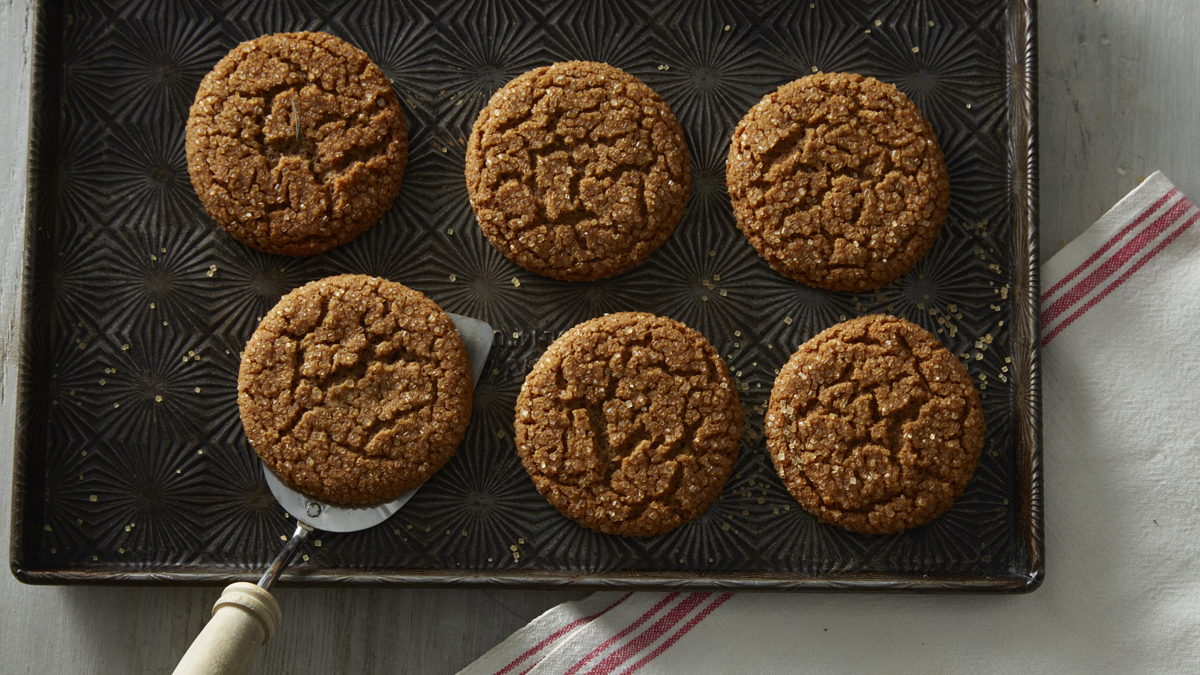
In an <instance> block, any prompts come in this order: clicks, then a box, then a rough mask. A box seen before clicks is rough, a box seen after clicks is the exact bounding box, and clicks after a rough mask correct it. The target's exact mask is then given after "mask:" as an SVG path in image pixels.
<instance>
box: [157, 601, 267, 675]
mask: <svg viewBox="0 0 1200 675" xmlns="http://www.w3.org/2000/svg"><path fill="white" fill-rule="evenodd" d="M282 618H283V614H282V612H280V610H279V603H277V602H275V598H274V597H272V596H271V594H270V593H269V592H267V591H266V590H263V589H262V588H259V587H258V586H255V585H254V584H247V583H245V582H240V581H239V582H238V583H236V584H230V585H229V586H228V587H227V588H226V589H225V592H224V593H222V594H221V599H219V600H217V604H215V605H213V612H212V620H211V621H209V622H208V625H207V626H205V627H204V630H202V631H200V635H198V636H196V641H195V642H193V643H192V646H191V647H189V648H188V650H187V653H186V654H184V655H183V659H182V660H180V661H179V665H178V666H176V667H175V675H243V674H244V673H248V672H250V663H251V661H253V660H254V654H255V653H256V652H257V651H258V648H259V646H260V645H264V644H266V643H267V640H270V639H271V636H272V635H273V634H274V633H275V629H276V628H278V627H279V621H280V619H282Z"/></svg>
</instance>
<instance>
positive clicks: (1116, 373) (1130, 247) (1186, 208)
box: [462, 173, 1200, 675]
mask: <svg viewBox="0 0 1200 675" xmlns="http://www.w3.org/2000/svg"><path fill="white" fill-rule="evenodd" d="M1198 218H1200V211H1198V210H1197V209H1196V207H1195V205H1193V204H1192V202H1191V201H1189V200H1188V199H1187V198H1186V197H1185V196H1183V195H1182V194H1180V192H1179V191H1178V190H1177V189H1175V187H1174V186H1173V185H1172V184H1171V182H1170V181H1168V180H1167V179H1166V178H1165V177H1163V176H1162V174H1159V173H1156V174H1154V175H1153V176H1151V177H1150V178H1148V179H1146V181H1144V182H1143V183H1142V184H1141V185H1140V186H1139V187H1138V188H1137V189H1135V190H1134V191H1133V192H1132V193H1130V194H1129V195H1128V196H1127V197H1125V199H1123V200H1121V202H1120V203H1119V204H1117V205H1116V206H1115V207H1113V209H1112V210H1111V211H1109V212H1108V213H1107V214H1106V215H1105V216H1104V217H1103V218H1101V219H1100V220H1099V221H1098V222H1097V223H1096V224H1095V225H1093V226H1092V227H1091V228H1090V229H1089V230H1088V231H1087V232H1086V233H1084V234H1083V235H1081V236H1080V237H1079V238H1078V239H1076V240H1075V241H1073V242H1072V243H1071V244H1070V245H1068V246H1067V247H1066V248H1064V249H1063V250H1062V251H1060V252H1059V253H1058V254H1057V255H1055V256H1054V258H1052V259H1051V260H1050V261H1049V262H1047V263H1046V264H1045V265H1044V267H1043V271H1042V286H1043V289H1045V290H1044V293H1043V296H1042V316H1041V320H1042V346H1043V362H1042V363H1043V373H1044V381H1043V392H1044V411H1043V412H1044V418H1043V419H1044V466H1045V476H1046V480H1045V502H1046V558H1047V575H1046V582H1045V583H1044V584H1043V586H1042V587H1041V589H1039V590H1038V591H1036V592H1034V593H1032V594H1030V595H1023V596H1009V597H991V596H986V597H983V596H940V597H934V596H911V595H907V596H906V595H894V596H880V595H874V596H871V595H784V594H763V595H758V594H730V593H632V594H626V593H597V594H594V595H592V596H589V597H588V598H586V599H584V600H582V601H579V602H572V603H567V604H564V605H560V606H559V607H555V608H554V609H551V610H550V611H548V612H546V613H545V614H543V615H542V616H540V617H538V618H537V619H536V620H534V621H533V622H532V623H531V624H529V625H528V626H526V627H525V628H523V629H521V630H520V631H518V632H516V633H515V634H513V635H512V636H511V637H510V638H509V639H508V640H506V641H504V642H503V643H502V644H500V645H498V646H497V647H496V648H494V649H492V650H491V651H490V652H488V653H487V654H486V655H484V656H483V657H482V658H480V659H479V660H478V661H476V662H475V663H473V664H472V665H470V666H469V667H468V668H466V669H465V670H464V671H462V672H463V673H465V674H467V675H491V674H494V673H511V674H512V675H519V674H521V673H530V674H540V673H555V674H559V673H634V672H637V673H647V674H648V673H892V672H973V673H1025V672H1038V673H1159V672H1161V673H1179V672H1200V353H1198V352H1197V350H1196V349H1195V343H1196V341H1197V338H1196V334H1197V332H1198V331H1197V323H1198V322H1200V227H1194V225H1195V223H1196V221H1197V219H1198Z"/></svg>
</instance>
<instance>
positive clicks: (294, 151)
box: [187, 33, 408, 256]
mask: <svg viewBox="0 0 1200 675" xmlns="http://www.w3.org/2000/svg"><path fill="white" fill-rule="evenodd" d="M407 157H408V132H407V125H406V123H405V120H404V113H403V112H401V110H400V100H399V99H398V98H397V97H396V94H395V93H394V92H393V91H392V87H391V84H390V83H389V82H388V79H387V77H386V76H385V75H384V74H383V71H381V70H380V69H379V67H378V66H376V65H375V64H374V63H372V62H371V60H370V59H369V58H368V57H367V55H366V54H365V53H363V52H362V50H360V49H358V48H356V47H354V46H352V45H350V44H348V43H346V42H343V41H342V40H339V39H338V38H335V37H333V36H332V35H327V34H325V33H281V34H277V35H266V36H263V37H260V38H256V39H254V40H250V41H248V42H243V43H242V44H240V45H238V46H237V47H235V48H234V49H233V51H231V52H229V54H228V55H226V56H225V58H223V59H221V60H220V62H218V63H217V65H216V67H215V68H213V70H212V72H211V73H209V74H208V75H207V76H205V78H204V81H203V82H201V83H200V90H199V91H197V92H196V101H195V103H193V104H192V109H191V114H190V115H189V116H188V122H187V159H188V173H190V174H191V177H192V186H193V187H194V188H195V189H196V194H197V195H199V196H200V201H201V202H202V203H203V204H204V208H205V210H207V211H208V213H209V215H210V216H212V218H213V220H215V221H217V223H218V224H220V226H221V227H223V228H225V230H226V231H227V232H229V234H231V235H233V237H234V238H235V239H237V240H238V241H240V242H242V243H243V244H246V245H247V246H251V247H253V248H256V249H258V250H260V251H265V252H267V253H278V254H281V255H291V256H302V255H313V254H316V253H321V252H322V251H327V250H329V249H331V248H333V247H335V246H340V245H342V244H345V243H346V242H348V241H350V240H351V239H353V238H355V237H357V236H358V235H360V234H362V233H363V232H365V231H366V230H367V228H369V227H371V226H372V225H374V224H375V223H376V222H377V221H378V220H379V218H380V217H381V216H383V214H384V212H385V211H387V210H388V208H390V207H391V204H392V200H393V199H395V197H396V194H397V193H398V192H399V191H400V180H401V178H402V177H403V175H404V163H405V161H406V159H407Z"/></svg>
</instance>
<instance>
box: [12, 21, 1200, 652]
mask: <svg viewBox="0 0 1200 675" xmlns="http://www.w3.org/2000/svg"><path fill="white" fill-rule="evenodd" d="M1039 23H1040V27H1039V30H1040V36H1041V39H1040V61H1041V67H1040V78H1041V79H1040V90H1041V91H1040V100H1041V160H1042V165H1041V175H1042V180H1041V197H1042V199H1041V204H1042V211H1041V227H1042V234H1041V242H1042V255H1043V259H1045V258H1048V257H1049V256H1051V255H1053V254H1054V253H1055V252H1056V251H1058V249H1059V248H1061V247H1062V245H1063V243H1064V242H1066V241H1069V240H1071V239H1072V238H1073V237H1074V236H1075V235H1077V234H1079V233H1080V232H1082V231H1083V230H1084V229H1086V228H1087V227H1088V226H1089V225H1090V224H1091V223H1092V222H1093V221H1095V220H1096V219H1097V218H1098V217H1099V216H1100V215H1101V214H1103V213H1104V212H1105V211H1106V210H1107V209H1108V208H1109V207H1110V206H1111V205H1112V204H1113V203H1114V202H1115V201H1116V200H1117V199H1119V198H1120V197H1121V196H1122V195H1124V194H1125V193H1126V192H1128V191H1129V190H1130V189H1132V188H1133V186H1134V185H1136V184H1137V182H1138V180H1139V179H1140V178H1141V177H1144V176H1147V175H1149V174H1150V173H1152V172H1153V171H1154V170H1156V169H1161V170H1163V171H1164V172H1165V173H1166V174H1167V176H1168V177H1170V178H1171V179H1172V180H1174V181H1175V183H1176V184H1177V185H1178V186H1179V187H1180V188H1181V189H1182V190H1183V191H1184V192H1185V193H1186V194H1189V195H1191V196H1192V198H1193V199H1198V198H1200V84H1198V80H1200V43H1198V42H1197V41H1196V40H1195V39H1194V38H1195V36H1196V35H1197V34H1200V2H1196V1H1195V0H1052V1H1049V2H1045V3H1043V7H1042V8H1041V16H1040V19H1039ZM31 28H32V19H31V15H30V7H29V0H8V1H7V2H3V3H0V91H3V92H4V95H3V96H0V120H2V121H3V122H2V123H3V124H4V127H5V128H4V131H3V133H0V172H2V173H0V176H2V178H0V255H2V258H0V353H2V354H3V373H2V379H0V472H2V475H3V476H5V477H4V478H3V479H0V542H5V544H7V542H8V538H9V529H10V523H9V519H8V517H7V514H8V513H9V511H10V496H11V485H10V484H9V479H8V478H7V476H8V475H9V474H8V471H9V467H11V466H12V445H13V416H14V398H13V393H14V392H15V391H16V372H17V367H16V355H17V346H18V345H17V342H18V334H19V332H18V329H17V325H18V311H19V297H20V294H19V289H20V285H21V246H22V241H23V225H24V218H25V206H24V200H25V165H26V157H27V148H26V145H27V139H28V136H27V133H26V130H27V128H28V121H29V119H28V117H29V116H28V109H27V108H28V100H29V59H30V51H31V49H30V45H31ZM1049 554H1050V555H1053V551H1050V552H1049ZM217 595H219V590H218V589H215V588H206V589H172V588H71V587H68V588H62V587H53V588H50V587H46V588H42V587H29V586H22V585H21V584H19V583H17V582H16V581H15V580H14V579H13V577H12V576H11V575H9V574H7V573H3V572H0V673H4V674H6V675H7V674H12V675H16V674H25V673H38V674H43V673H46V674H58V675H65V674H67V673H72V674H74V673H80V674H87V673H170V672H171V670H172V669H173V668H174V666H175V663H176V661H177V660H178V659H179V657H180V656H181V655H182V654H183V652H184V651H185V650H186V648H187V646H188V644H190V642H191V640H192V638H193V637H194V636H195V635H196V634H197V633H198V632H199V630H200V628H201V626H202V625H203V623H204V621H205V620H206V619H207V617H208V614H209V610H210V608H211V606H212V603H213V601H214V600H215V599H216V597H217ZM581 595H582V594H581V593H569V592H526V591H466V590H447V591H408V590H359V589H310V590H300V589H281V590H279V591H278V593H277V597H278V598H279V600H280V602H281V604H282V605H283V606H284V622H283V625H282V627H281V629H280V631H279V633H278V634H277V636H276V637H275V638H274V639H273V640H272V642H271V643H270V644H269V645H267V647H266V648H265V649H264V651H263V653H262V655H261V656H260V660H259V664H258V672H261V673H308V672H313V673H316V672H360V673H422V674H424V673H452V672H454V671H456V670H458V669H459V668H460V667H462V666H464V665H466V664H467V663H469V662H470V661H472V660H473V659H474V658H475V657H477V656H479V655H480V654H482V653H483V652H485V651H486V650H487V649H488V648H490V647H491V646H492V645H494V644H495V643H497V642H499V641H500V640H502V639H504V637H506V636H507V635H508V634H510V633H511V632H512V631H514V630H516V629H517V628H519V627H521V626H523V625H524V624H525V623H527V622H528V621H529V620H530V619H532V618H533V617H535V616H537V615H538V614H539V613H541V612H542V611H543V610H545V609H547V608H549V607H551V606H553V605H555V604H557V603H559V602H563V601H565V600H569V599H573V598H576V597H580V596H581Z"/></svg>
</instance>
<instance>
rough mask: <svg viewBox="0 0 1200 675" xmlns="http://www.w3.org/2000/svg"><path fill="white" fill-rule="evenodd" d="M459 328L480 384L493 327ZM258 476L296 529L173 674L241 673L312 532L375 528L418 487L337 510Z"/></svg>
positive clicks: (232, 595)
mask: <svg viewBox="0 0 1200 675" xmlns="http://www.w3.org/2000/svg"><path fill="white" fill-rule="evenodd" d="M450 318H451V319H453V320H454V325H455V326H457V327H458V332H459V335H461V336H462V340H463V344H464V345H465V346H466V348H467V356H468V357H470V359H471V379H472V382H473V383H474V384H479V376H480V375H482V374H483V364H484V361H486V360H487V355H488V352H490V351H491V349H492V337H493V336H492V327H491V326H489V325H488V324H486V323H484V322H483V321H479V320H477V319H472V318H470V317H466V316H459V315H458V314H451V315H450ZM263 473H264V475H266V478H267V485H268V486H270V488H271V494H273V495H275V499H277V500H279V504H280V506H282V507H283V508H284V510H285V511H287V512H288V513H289V514H291V516H292V517H293V518H295V519H296V523H297V525H296V531H295V532H294V533H292V538H291V539H289V540H288V543H287V544H286V545H285V546H284V547H283V550H282V551H280V552H279V555H277V556H275V560H274V561H273V562H272V563H271V566H270V567H268V568H267V571H266V572H265V573H264V574H263V575H262V578H261V579H259V580H258V584H257V585H256V584H249V583H246V582H241V581H239V582H237V583H234V584H230V585H229V586H228V587H226V588H225V592H224V593H222V594H221V597H220V599H218V600H217V603H216V604H215V605H213V612H212V620H211V621H209V622H208V624H207V625H206V626H205V627H204V630H202V631H201V632H200V635H198V636H196V640H195V641H194V642H192V646H191V647H190V648H188V650H187V653H186V654H184V655H183V659H182V660H180V662H179V665H178V666H176V668H175V675H236V674H239V673H246V672H248V671H249V669H250V662H251V661H252V660H253V658H254V654H255V652H256V651H257V650H258V647H259V646H260V645H263V644H266V642H267V640H269V639H271V635H272V634H274V632H275V629H276V628H277V627H278V626H279V621H280V620H281V619H282V618H283V614H282V612H281V610H280V609H279V603H277V602H276V601H275V598H274V597H273V596H272V595H271V593H270V588H271V586H272V585H274V583H275V580H276V579H278V578H279V575H280V574H282V573H283V570H284V569H285V568H287V566H288V563H290V562H291V561H292V558H293V557H294V556H295V555H296V551H298V550H300V546H301V544H303V543H304V542H305V540H307V539H308V535H309V533H310V532H312V531H313V530H325V531H326V532H358V531H359V530H365V529H367V528H369V527H375V526H376V525H379V524H380V523H382V522H383V521H385V520H387V519H388V518H391V517H392V515H393V514H394V513H396V512H397V511H399V510H400V507H402V506H404V505H405V504H406V503H407V502H408V500H409V499H411V498H412V496H413V495H414V494H415V493H416V492H417V490H419V489H420V486H417V487H415V488H413V489H412V490H409V491H408V492H406V493H404V494H403V495H400V496H399V497H397V498H396V499H394V500H392V501H390V502H387V503H386V504H381V505H377V506H371V507H365V508H353V507H346V506H337V505H334V504H327V503H325V502H322V501H319V500H316V499H313V498H311V497H307V496H305V495H302V494H300V493H299V492H296V491H295V490H292V489H291V488H289V487H287V486H286V485H284V484H283V483H281V482H280V481H279V479H278V478H276V477H275V475H274V474H273V473H271V472H270V471H268V470H267V469H266V468H265V467H264V468H263Z"/></svg>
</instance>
